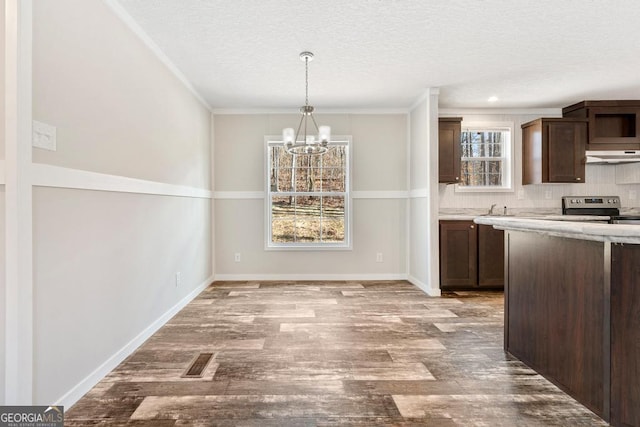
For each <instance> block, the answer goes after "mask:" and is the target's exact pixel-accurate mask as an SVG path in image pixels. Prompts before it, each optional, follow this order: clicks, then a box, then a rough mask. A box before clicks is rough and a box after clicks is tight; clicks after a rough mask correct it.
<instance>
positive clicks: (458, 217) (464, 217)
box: [438, 213, 609, 222]
mask: <svg viewBox="0 0 640 427" xmlns="http://www.w3.org/2000/svg"><path fill="white" fill-rule="evenodd" d="M476 218H528V219H546V220H550V221H574V222H575V221H582V222H585V221H595V222H598V221H600V222H602V221H609V217H608V216H597V215H555V214H549V215H547V214H531V213H529V214H517V215H487V214H481V215H473V214H440V215H439V216H438V219H439V220H442V221H473V220H474V219H476Z"/></svg>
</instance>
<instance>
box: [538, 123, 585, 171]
mask: <svg viewBox="0 0 640 427" xmlns="http://www.w3.org/2000/svg"><path fill="white" fill-rule="evenodd" d="M544 129H545V130H544V133H545V137H546V139H545V143H544V144H545V145H547V153H546V156H547V167H548V175H547V176H548V181H547V182H574V183H583V182H584V174H585V150H586V138H587V124H586V123H583V122H561V121H549V122H546V121H545V122H544Z"/></svg>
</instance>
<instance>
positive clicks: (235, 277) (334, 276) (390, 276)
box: [215, 274, 407, 281]
mask: <svg viewBox="0 0 640 427" xmlns="http://www.w3.org/2000/svg"><path fill="white" fill-rule="evenodd" d="M215 280H229V281H234V280H238V281H239V280H264V281H267V280H283V281H289V280H407V275H406V274H216V275H215Z"/></svg>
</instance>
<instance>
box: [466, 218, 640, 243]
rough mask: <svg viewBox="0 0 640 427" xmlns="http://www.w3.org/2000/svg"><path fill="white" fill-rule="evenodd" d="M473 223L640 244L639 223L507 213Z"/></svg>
mask: <svg viewBox="0 0 640 427" xmlns="http://www.w3.org/2000/svg"><path fill="white" fill-rule="evenodd" d="M473 221H474V222H475V223H476V224H484V225H493V226H494V227H495V228H498V229H501V230H515V231H530V232H534V233H542V234H547V235H552V236H559V237H567V238H571V239H582V240H595V241H600V242H615V243H631V244H640V225H630V224H603V223H597V222H596V223H594V222H579V221H557V220H550V219H548V218H546V219H534V218H523V217H506V216H477V217H475V218H474V220H473Z"/></svg>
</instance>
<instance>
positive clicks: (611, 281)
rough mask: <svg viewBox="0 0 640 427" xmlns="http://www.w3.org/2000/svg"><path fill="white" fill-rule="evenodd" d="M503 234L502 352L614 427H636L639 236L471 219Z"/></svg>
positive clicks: (629, 228) (601, 228)
mask: <svg viewBox="0 0 640 427" xmlns="http://www.w3.org/2000/svg"><path fill="white" fill-rule="evenodd" d="M475 222H476V223H478V224H484V225H493V226H494V227H496V228H498V229H502V230H504V231H505V325H504V327H505V331H504V343H505V349H506V350H507V351H508V352H509V353H510V354H512V355H513V356H515V357H517V358H518V359H520V360H521V361H523V362H524V363H526V364H527V365H529V366H530V367H531V368H533V369H534V370H536V371H537V372H539V373H540V374H542V375H543V376H545V377H546V378H548V379H549V380H551V381H552V382H554V383H555V384H556V385H558V386H559V387H560V388H561V389H563V390H564V391H566V392H567V393H568V394H569V395H571V396H572V397H574V398H575V399H576V400H578V401H579V402H581V403H582V404H583V405H585V406H586V407H588V408H589V409H591V410H592V411H593V412H595V413H596V414H598V415H599V416H600V417H602V418H603V419H605V420H607V421H609V422H610V423H611V424H612V425H615V426H640V227H638V226H635V225H616V224H600V223H583V222H558V221H549V220H536V219H523V218H517V217H515V218H514V217H512V218H509V217H488V216H487V217H478V218H476V219H475Z"/></svg>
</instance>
